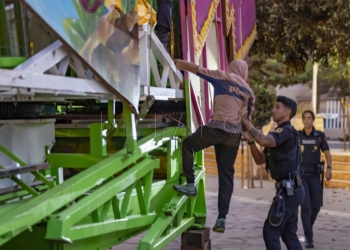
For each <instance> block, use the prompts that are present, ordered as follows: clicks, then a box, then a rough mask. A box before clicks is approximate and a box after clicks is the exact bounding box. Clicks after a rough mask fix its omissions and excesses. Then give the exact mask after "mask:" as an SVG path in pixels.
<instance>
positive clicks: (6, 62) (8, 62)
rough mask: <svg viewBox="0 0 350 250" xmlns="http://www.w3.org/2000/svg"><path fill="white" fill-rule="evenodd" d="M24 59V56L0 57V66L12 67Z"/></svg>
mask: <svg viewBox="0 0 350 250" xmlns="http://www.w3.org/2000/svg"><path fill="white" fill-rule="evenodd" d="M0 16H1V14H0ZM0 37H1V35H0ZM0 46H1V45H0ZM26 60H27V58H26V57H0V68H5V69H13V68H15V67H17V66H18V65H20V64H21V63H23V62H25V61H26Z"/></svg>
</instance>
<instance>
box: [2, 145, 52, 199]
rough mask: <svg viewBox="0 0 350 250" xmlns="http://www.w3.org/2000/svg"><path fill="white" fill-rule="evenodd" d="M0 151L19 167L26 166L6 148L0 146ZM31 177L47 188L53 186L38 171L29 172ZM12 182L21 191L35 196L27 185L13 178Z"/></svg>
mask: <svg viewBox="0 0 350 250" xmlns="http://www.w3.org/2000/svg"><path fill="white" fill-rule="evenodd" d="M0 151H1V152H2V153H3V154H4V155H6V156H7V157H9V158H10V159H11V160H13V161H15V162H16V163H18V164H19V165H20V166H21V167H23V166H27V165H28V164H27V163H25V162H24V161H22V160H21V159H20V158H19V157H17V156H16V155H15V154H13V153H12V152H10V151H9V150H8V149H7V148H5V147H4V146H2V145H0ZM30 173H31V174H32V175H34V176H35V178H36V179H38V180H40V181H42V182H43V183H44V184H46V185H47V186H48V187H50V188H52V187H54V186H55V182H54V181H50V180H48V179H47V178H46V177H45V176H43V175H42V174H41V173H40V172H39V171H33V172H30ZM13 181H15V182H16V183H17V184H18V185H19V186H21V187H22V188H23V189H25V190H27V191H28V192H30V193H31V194H32V195H34V196H35V195H37V193H36V191H34V190H33V189H32V188H31V187H29V186H28V185H27V184H25V183H24V182H22V181H20V180H19V179H17V178H15V179H13Z"/></svg>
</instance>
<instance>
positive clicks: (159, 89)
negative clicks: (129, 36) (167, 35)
mask: <svg viewBox="0 0 350 250" xmlns="http://www.w3.org/2000/svg"><path fill="white" fill-rule="evenodd" d="M139 39H140V40H139V51H140V79H141V96H140V97H141V99H142V96H147V95H153V96H155V98H156V99H157V97H159V98H170V99H184V92H183V90H182V89H180V86H181V85H182V84H183V76H182V73H181V72H180V70H178V69H177V68H176V67H175V63H174V62H173V60H172V58H171V56H170V55H169V53H168V52H167V51H166V49H165V48H164V47H163V45H162V43H161V42H160V41H159V39H158V37H157V36H156V34H155V33H154V32H151V29H150V26H149V25H148V24H145V25H142V26H139ZM156 60H157V61H159V63H160V64H161V65H162V67H163V70H162V74H160V73H159V71H158V68H157V62H156ZM151 73H152V74H153V78H154V81H155V83H156V87H150V75H151ZM168 81H169V82H170V88H167V82H168Z"/></svg>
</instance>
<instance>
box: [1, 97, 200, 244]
mask: <svg viewBox="0 0 350 250" xmlns="http://www.w3.org/2000/svg"><path fill="white" fill-rule="evenodd" d="M108 107H109V111H108V115H109V117H108V122H106V123H103V124H100V123H98V124H90V129H58V130H57V131H56V138H61V139H62V138H65V139H66V140H67V141H69V140H71V139H74V138H81V137H89V138H90V152H89V153H74V154H65V153H49V152H48V153H47V155H46V159H47V162H49V164H50V167H51V174H52V176H54V180H55V182H56V184H57V185H56V186H55V187H52V188H51V189H49V190H46V189H42V192H40V190H39V195H37V194H34V193H33V194H32V196H30V193H28V192H27V194H26V195H27V197H28V198H27V199H23V200H21V201H18V202H12V203H8V204H5V205H3V206H2V207H1V208H4V209H0V211H1V212H0V224H1V227H0V246H1V249H18V248H21V249H24V248H23V246H26V245H28V246H30V247H32V245H31V244H33V239H35V242H36V244H38V246H40V248H38V249H60V250H66V249H108V248H109V247H111V246H114V245H117V244H119V243H121V242H123V241H125V240H127V239H129V238H131V237H133V236H135V235H137V234H139V233H141V232H144V231H147V233H146V234H145V236H144V237H143V238H142V240H141V241H140V243H139V247H138V249H162V248H163V247H164V246H166V245H167V244H168V243H169V242H171V241H172V240H173V239H174V238H176V237H177V236H179V235H180V234H181V233H182V232H183V231H185V230H186V229H188V228H189V227H194V228H202V227H203V226H204V225H205V220H206V205H205V170H204V168H203V154H202V152H200V153H197V155H196V171H195V173H196V185H197V187H198V197H197V198H195V199H194V198H188V197H185V196H182V195H179V194H177V193H176V192H175V191H173V188H172V186H173V185H174V184H178V183H185V179H184V177H182V176H181V175H180V173H181V169H182V162H181V141H182V138H184V137H186V136H187V132H188V130H187V131H186V129H185V128H180V127H169V128H165V129H157V130H155V129H136V123H137V121H136V120H135V116H134V114H132V113H131V111H130V109H129V108H128V106H126V105H124V109H123V119H122V121H124V126H121V125H122V124H121V123H120V124H118V125H116V123H115V120H114V110H113V107H114V102H113V101H110V102H109V105H108ZM137 136H139V137H141V138H140V139H137ZM118 137H119V138H125V145H124V146H121V150H119V151H118V152H116V153H114V154H108V153H107V140H108V139H111V138H118ZM160 152H162V154H163V156H165V157H166V178H163V179H154V176H155V175H154V172H155V171H157V169H159V168H160V160H159V159H157V154H159V153H160ZM7 153H9V154H10V152H7ZM12 158H13V159H15V160H16V161H17V162H19V163H20V164H24V163H23V162H21V160H20V159H16V157H15V156H12ZM59 168H74V169H77V170H79V169H80V171H81V172H80V173H78V174H76V175H74V176H73V177H71V178H69V179H67V180H64V181H63V182H62V183H60V179H59ZM45 184H47V183H45ZM36 192H38V190H37V191H36ZM23 193H25V192H23ZM23 193H22V195H24V194H23ZM12 198H14V197H12ZM19 244H20V245H19ZM28 249H29V248H28Z"/></svg>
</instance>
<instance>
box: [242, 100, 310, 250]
mask: <svg viewBox="0 0 350 250" xmlns="http://www.w3.org/2000/svg"><path fill="white" fill-rule="evenodd" d="M296 110H297V104H296V102H295V101H294V100H292V99H289V98H287V97H285V96H278V97H277V101H276V104H275V107H274V108H273V110H272V118H273V121H274V122H276V123H277V125H278V126H277V128H276V129H275V130H274V131H272V132H270V133H269V134H268V135H264V134H263V133H261V132H260V131H259V130H258V129H256V128H255V127H254V126H253V125H252V124H251V122H250V121H248V120H247V119H246V111H245V110H244V109H242V111H241V113H240V114H241V121H242V123H243V125H244V126H245V127H246V129H247V130H248V131H247V132H245V133H244V137H245V138H246V139H247V140H248V145H250V150H251V153H252V155H253V158H254V161H255V162H256V164H258V165H260V164H264V163H266V167H267V169H268V171H269V173H270V176H271V178H273V179H274V180H275V181H276V184H275V186H276V196H275V197H274V200H273V203H272V204H271V207H270V211H269V214H268V216H267V219H266V220H265V223H264V228H263V237H264V241H265V246H266V249H281V244H280V238H282V240H283V242H284V243H285V244H286V246H287V248H288V249H292V250H302V246H301V244H300V241H299V239H298V236H297V234H296V232H297V229H298V208H299V206H300V204H301V203H302V202H303V200H304V197H305V193H304V188H303V185H302V181H301V177H300V172H299V168H300V161H301V159H300V158H301V152H300V144H299V138H298V132H297V131H296V130H295V128H294V127H293V126H292V125H291V122H290V120H291V119H292V118H293V117H294V115H295V113H296ZM252 137H253V138H252ZM254 141H256V142H257V143H258V144H259V145H261V146H263V147H265V149H264V150H263V151H260V150H259V149H258V148H257V146H256V145H255V143H254Z"/></svg>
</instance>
